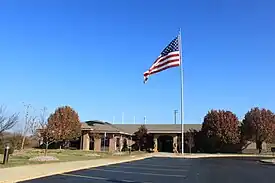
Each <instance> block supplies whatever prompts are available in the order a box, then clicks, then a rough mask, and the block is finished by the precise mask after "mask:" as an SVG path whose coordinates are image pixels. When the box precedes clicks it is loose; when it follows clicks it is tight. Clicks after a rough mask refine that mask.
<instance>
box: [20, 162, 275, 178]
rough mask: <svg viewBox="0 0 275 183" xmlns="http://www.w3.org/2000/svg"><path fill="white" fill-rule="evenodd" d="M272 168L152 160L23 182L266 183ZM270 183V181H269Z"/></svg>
mask: <svg viewBox="0 0 275 183" xmlns="http://www.w3.org/2000/svg"><path fill="white" fill-rule="evenodd" d="M274 171H275V166H273V165H265V164H262V163H260V162H259V158H257V157H256V158H244V157H241V158H232V157H231V158H229V157H228V158H197V159H185V158H168V157H154V158H148V159H144V160H139V161H133V162H128V163H121V164H115V165H109V166H102V167H97V168H90V169H84V170H79V171H74V172H67V173H63V174H58V175H54V176H49V177H43V178H39V179H33V180H29V181H24V183H38V182H39V183H40V182H41V183H45V182H49V183H64V182H93V183H149V182H151V183H178V182H181V183H185V182H186V183H221V182H223V183H232V182H234V183H243V182H249V183H259V182H261V183H269V182H270V181H271V180H274V179H275V174H274ZM271 182H272V181H271Z"/></svg>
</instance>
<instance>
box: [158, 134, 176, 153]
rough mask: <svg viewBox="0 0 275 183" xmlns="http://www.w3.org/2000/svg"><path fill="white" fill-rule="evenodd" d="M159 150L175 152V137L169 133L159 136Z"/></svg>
mask: <svg viewBox="0 0 275 183" xmlns="http://www.w3.org/2000/svg"><path fill="white" fill-rule="evenodd" d="M158 151H159V152H173V137H171V136H169V135H162V136H159V138H158Z"/></svg>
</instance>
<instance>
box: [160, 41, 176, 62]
mask: <svg viewBox="0 0 275 183" xmlns="http://www.w3.org/2000/svg"><path fill="white" fill-rule="evenodd" d="M174 51H179V41H178V37H176V38H175V39H173V41H171V42H170V43H169V45H168V46H167V47H166V48H164V50H163V51H162V52H161V54H160V56H161V57H163V56H165V55H168V54H169V53H171V52H174Z"/></svg>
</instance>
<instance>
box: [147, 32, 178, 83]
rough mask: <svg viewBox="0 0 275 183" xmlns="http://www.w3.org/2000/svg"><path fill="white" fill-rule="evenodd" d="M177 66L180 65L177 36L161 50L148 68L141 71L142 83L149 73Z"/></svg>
mask: <svg viewBox="0 0 275 183" xmlns="http://www.w3.org/2000/svg"><path fill="white" fill-rule="evenodd" d="M177 66H180V51H179V39H178V37H177V38H175V39H174V40H173V41H171V42H170V44H169V45H168V46H167V47H166V48H165V49H164V50H163V51H162V52H161V55H160V56H159V57H158V58H157V60H156V61H155V62H154V63H153V65H152V66H151V67H150V69H149V70H147V71H146V72H144V73H143V76H144V83H146V81H147V80H148V78H149V76H150V75H153V74H156V73H158V72H161V71H164V70H166V69H169V68H172V67H177Z"/></svg>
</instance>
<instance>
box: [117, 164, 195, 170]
mask: <svg viewBox="0 0 275 183" xmlns="http://www.w3.org/2000/svg"><path fill="white" fill-rule="evenodd" d="M122 165H130V166H152V167H166V168H176V169H177V168H184V167H188V166H191V165H190V164H185V165H182V166H167V165H154V164H145V163H136V164H130V163H127V164H126V163H125V164H122Z"/></svg>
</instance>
